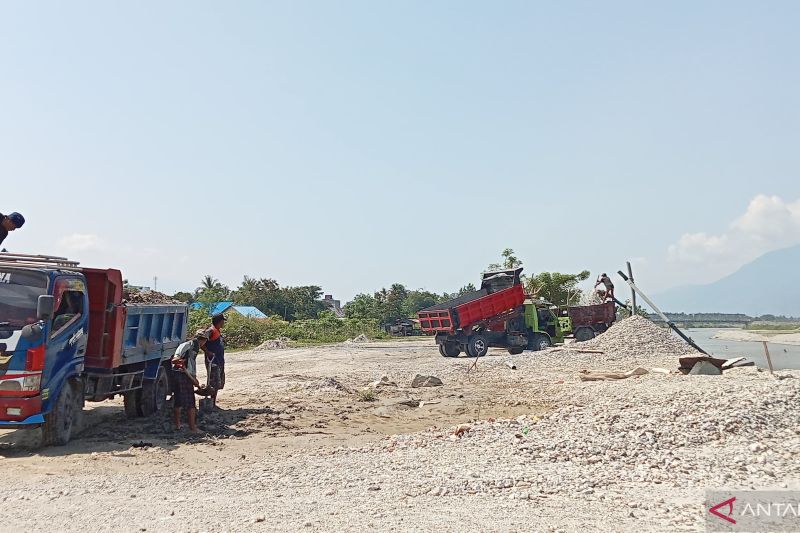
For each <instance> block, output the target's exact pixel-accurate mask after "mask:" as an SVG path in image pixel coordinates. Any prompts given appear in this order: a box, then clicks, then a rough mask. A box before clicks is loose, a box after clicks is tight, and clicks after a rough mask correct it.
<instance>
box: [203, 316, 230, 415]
mask: <svg viewBox="0 0 800 533" xmlns="http://www.w3.org/2000/svg"><path fill="white" fill-rule="evenodd" d="M224 326H225V315H223V314H218V315H214V316H213V317H211V327H210V328H208V329H207V330H206V334H207V335H208V341H206V344H205V346H203V352H204V353H205V354H206V372H207V375H208V386H209V387H211V404H212V405H213V406H214V407H216V406H217V391H219V390H222V389H224V388H225V344H224V341H223V339H222V332H221V331H220V330H221V329H222V328H223V327H224Z"/></svg>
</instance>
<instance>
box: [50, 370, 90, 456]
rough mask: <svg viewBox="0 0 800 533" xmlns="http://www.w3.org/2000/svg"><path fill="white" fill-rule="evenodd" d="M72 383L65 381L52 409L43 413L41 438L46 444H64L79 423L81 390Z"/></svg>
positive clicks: (81, 400)
mask: <svg viewBox="0 0 800 533" xmlns="http://www.w3.org/2000/svg"><path fill="white" fill-rule="evenodd" d="M78 388H79V387H77V386H76V385H75V384H74V383H65V384H64V386H63V387H62V388H61V393H59V395H58V400H56V404H55V405H54V406H53V409H51V410H50V412H49V413H48V414H47V415H45V419H44V427H43V428H42V440H43V442H44V444H45V445H46V446H64V445H65V444H67V443H68V442H69V439H70V438H71V437H72V431H73V429H74V428H76V427H78V425H79V424H80V415H81V405H82V404H83V399H82V398H81V393H82V391H78V390H76V389H78Z"/></svg>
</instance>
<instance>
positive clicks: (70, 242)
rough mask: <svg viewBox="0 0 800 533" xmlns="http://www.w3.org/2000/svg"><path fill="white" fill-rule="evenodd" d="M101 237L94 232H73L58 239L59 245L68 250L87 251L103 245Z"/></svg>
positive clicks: (60, 247)
mask: <svg viewBox="0 0 800 533" xmlns="http://www.w3.org/2000/svg"><path fill="white" fill-rule="evenodd" d="M101 245H102V242H101V240H100V237H98V236H97V235H92V234H85V233H73V234H72V235H67V236H66V237H62V238H61V239H59V241H58V247H59V249H61V250H64V251H66V252H86V251H90V250H97V249H99V248H100V247H101Z"/></svg>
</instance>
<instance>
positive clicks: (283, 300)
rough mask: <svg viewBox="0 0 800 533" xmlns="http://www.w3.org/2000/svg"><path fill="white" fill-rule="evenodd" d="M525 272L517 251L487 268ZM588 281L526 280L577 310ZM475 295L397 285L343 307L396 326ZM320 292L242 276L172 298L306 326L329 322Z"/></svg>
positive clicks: (538, 293) (582, 275) (534, 291)
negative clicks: (234, 282) (232, 283)
mask: <svg viewBox="0 0 800 533" xmlns="http://www.w3.org/2000/svg"><path fill="white" fill-rule="evenodd" d="M521 266H522V261H520V260H519V259H518V258H517V257H516V256H515V255H514V250H512V249H510V248H506V249H505V250H503V252H502V253H501V260H500V262H498V263H492V264H490V265H489V266H488V267H487V270H488V271H491V270H503V269H506V270H508V269H515V268H519V267H521ZM588 278H589V271H588V270H584V271H582V272H579V273H577V274H564V273H560V272H540V273H537V274H533V275H531V276H523V277H522V281H523V283H524V284H525V289H526V292H527V293H528V294H529V295H531V296H533V297H534V298H540V299H543V300H545V301H547V302H550V303H552V304H555V305H559V306H563V305H579V304H580V301H581V298H582V296H583V293H582V291H581V289H579V288H578V284H579V283H580V282H582V281H585V280H586V279H588ZM475 290H477V288H476V287H475V285H474V284H472V283H469V284H467V285H464V286H463V287H461V288H460V289H459V290H457V291H456V292H454V293H447V292H443V293H441V294H439V293H435V292H431V291H428V290H425V289H416V290H412V289H409V288H407V287H406V286H405V285H403V284H402V283H393V284H391V285H390V286H389V288H388V289H387V288H385V287H384V288H382V289H380V290H378V291H375V292H373V293H361V294H358V295H356V296H355V298H353V300H352V301H351V302H348V303H347V304H346V305H345V306H344V313H345V317H346V318H352V319H362V320H375V321H378V322H379V323H381V324H387V323H393V322H395V321H396V320H399V319H404V318H413V317H415V316H416V314H417V312H418V311H420V310H422V309H425V308H427V307H430V306H432V305H435V304H438V303H442V302H445V301H447V300H450V299H453V298H456V297H458V296H461V295H463V294H465V293H467V292H472V291H475ZM322 295H323V293H322V288H321V287H320V286H318V285H303V286H298V287H282V286H281V285H279V284H278V282H277V281H276V280H274V279H271V278H251V277H249V276H244V279H243V280H242V282H241V284H240V285H239V286H238V287H236V288H235V289H231V288H230V287H228V286H227V285H225V284H223V283H221V282H220V281H219V280H218V279H216V278H214V277H213V276H211V275H207V276H205V277H204V278H203V280H202V282H201V284H200V286H199V287H197V288H196V289H195V290H194V291H193V292H191V293H190V292H179V293H177V294H175V295H174V297H175V298H176V299H178V300H181V301H185V302H201V303H207V304H213V303H215V302H220V301H233V302H235V303H236V304H237V305H252V306H254V307H257V308H258V309H260V310H261V311H262V312H263V313H264V314H266V315H268V316H277V317H280V318H283V319H284V320H288V321H293V320H305V319H315V318H323V317H326V316H330V314H331V311H330V309H329V307H328V306H327V305H326V304H325V302H324V300H323V299H322Z"/></svg>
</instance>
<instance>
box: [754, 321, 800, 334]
mask: <svg viewBox="0 0 800 533" xmlns="http://www.w3.org/2000/svg"><path fill="white" fill-rule="evenodd" d="M745 329H748V330H761V331H785V332H792V333H798V332H800V322H784V323H780V324H778V323H775V322H759V321H755V322H750V323H749V324H747V326H745Z"/></svg>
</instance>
